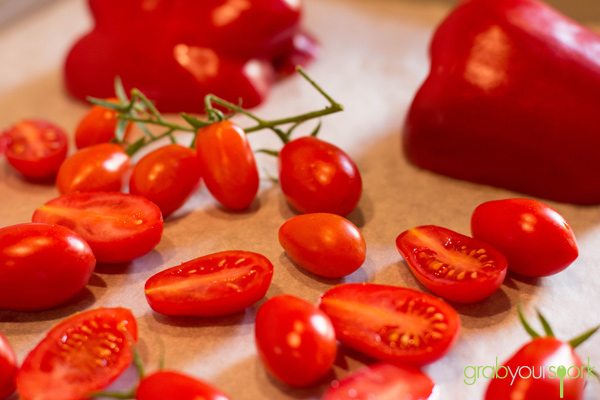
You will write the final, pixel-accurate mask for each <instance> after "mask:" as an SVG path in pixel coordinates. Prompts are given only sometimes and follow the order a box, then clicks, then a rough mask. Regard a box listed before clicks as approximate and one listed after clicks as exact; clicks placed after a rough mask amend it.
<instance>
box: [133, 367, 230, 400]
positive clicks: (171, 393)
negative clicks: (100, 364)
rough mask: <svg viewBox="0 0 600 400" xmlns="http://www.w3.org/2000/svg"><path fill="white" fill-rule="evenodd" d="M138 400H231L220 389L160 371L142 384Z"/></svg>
mask: <svg viewBox="0 0 600 400" xmlns="http://www.w3.org/2000/svg"><path fill="white" fill-rule="evenodd" d="M135 398H136V400H165V399H177V400H229V397H227V396H226V395H225V394H224V393H222V392H221V391H220V390H219V389H217V388H215V387H213V386H211V385H209V384H207V383H205V382H202V381H200V380H198V379H195V378H192V377H191V376H188V375H185V374H182V373H180V372H176V371H165V370H162V371H158V372H155V373H153V374H151V375H148V376H146V377H145V378H144V379H142V381H141V382H140V385H139V386H138V388H137V392H136V395H135Z"/></svg>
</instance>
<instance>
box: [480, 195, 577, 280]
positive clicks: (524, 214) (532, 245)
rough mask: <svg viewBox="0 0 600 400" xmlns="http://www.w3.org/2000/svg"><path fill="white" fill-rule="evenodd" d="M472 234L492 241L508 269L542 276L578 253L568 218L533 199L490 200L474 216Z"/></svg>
mask: <svg viewBox="0 0 600 400" xmlns="http://www.w3.org/2000/svg"><path fill="white" fill-rule="evenodd" d="M471 232H472V233H473V237H475V238H477V239H480V240H483V241H485V242H488V243H490V244H492V245H493V246H494V247H495V248H497V249H498V250H500V251H501V252H502V254H504V255H505V256H506V259H507V260H508V269H509V270H511V271H513V272H516V273H518V274H521V275H526V276H533V277H540V276H549V275H553V274H556V273H558V272H560V271H562V270H563V269H565V268H567V267H568V266H569V265H571V263H572V262H573V261H575V259H576V258H577V256H578V255H579V251H578V250H577V243H576V241H575V234H574V233H573V230H572V229H571V227H570V226H569V224H568V223H567V221H565V219H564V218H563V217H562V216H561V215H560V214H559V213H558V212H556V211H555V210H553V209H552V208H550V207H549V206H547V205H546V204H544V203H541V202H539V201H536V200H530V199H506V200H497V201H489V202H487V203H483V204H481V205H480V206H478V207H477V208H476V209H475V211H474V212H473V215H472V217H471Z"/></svg>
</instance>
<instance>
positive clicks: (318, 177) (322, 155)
mask: <svg viewBox="0 0 600 400" xmlns="http://www.w3.org/2000/svg"><path fill="white" fill-rule="evenodd" d="M279 182H280V184H281V191H282V192H283V194H284V195H285V198H286V199H287V201H288V202H289V203H290V205H291V206H292V207H294V208H295V209H296V210H298V211H300V212H301V213H317V212H324V213H332V214H338V215H342V216H344V215H347V214H349V213H350V212H351V211H352V210H354V209H355V208H356V206H357V205H358V202H359V200H360V196H361V193H362V179H361V176H360V172H359V171H358V168H357V167H356V164H355V163H354V161H352V159H351V158H350V157H348V155H347V154H346V153H344V151H343V150H341V149H340V148H338V147H336V146H334V145H332V144H330V143H327V142H325V141H323V140H320V139H317V138H316V137H312V136H307V137H301V138H298V139H295V140H292V141H291V142H289V143H287V144H286V145H285V146H283V148H282V149H281V151H280V152H279Z"/></svg>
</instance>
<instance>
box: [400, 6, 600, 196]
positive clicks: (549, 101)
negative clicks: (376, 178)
mask: <svg viewBox="0 0 600 400" xmlns="http://www.w3.org/2000/svg"><path fill="white" fill-rule="evenodd" d="M430 57H431V71H430V74H429V76H428V77H427V79H426V81H425V82H424V84H423V85H422V87H421V88H420V89H419V91H418V93H417V94H416V97H415V98H414V100H413V103H412V106H411V108H410V110H409V112H408V115H407V119H406V123H405V126H404V129H403V150H404V153H405V155H406V156H407V158H408V159H409V160H410V161H411V162H412V163H414V164H416V165H417V166H419V167H422V168H425V169H429V170H431V171H434V172H437V173H441V174H444V175H448V176H451V177H454V178H459V179H464V180H468V181H472V182H478V183H484V184H489V185H493V186H498V187H502V188H507V189H511V190H514V191H517V192H522V193H526V194H529V195H533V196H538V197H542V198H545V199H550V200H555V201H561V202H567V203H575V204H600V162H598V149H599V148H600V124H599V123H598V115H600V101H598V92H599V91H600V36H599V35H598V34H596V33H594V32H592V31H590V30H589V29H587V28H585V27H582V26H580V25H578V24H577V23H575V22H573V21H571V20H569V19H568V18H566V17H564V16H563V15H561V14H559V13H558V12H557V11H555V10H553V9H552V8H550V7H548V6H547V5H545V4H544V3H542V2H540V1H536V0H470V1H463V2H462V3H460V4H459V5H458V6H457V7H456V9H454V11H453V12H451V13H450V15H449V16H448V17H447V18H446V19H445V20H444V21H443V22H442V24H441V25H440V26H439V27H438V29H437V31H436V33H435V35H434V38H433V41H432V43H431V48H430Z"/></svg>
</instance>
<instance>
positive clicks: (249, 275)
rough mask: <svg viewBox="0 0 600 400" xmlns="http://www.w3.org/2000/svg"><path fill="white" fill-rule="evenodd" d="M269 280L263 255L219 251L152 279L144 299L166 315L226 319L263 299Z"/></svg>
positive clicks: (270, 267) (269, 266) (269, 267)
mask: <svg viewBox="0 0 600 400" xmlns="http://www.w3.org/2000/svg"><path fill="white" fill-rule="evenodd" d="M272 277H273V264H271V262H270V261H269V260H268V259H267V258H266V257H264V256H263V255H261V254H258V253H252V252H249V251H222V252H219V253H214V254H209V255H206V256H204V257H199V258H196V259H194V260H191V261H188V262H186V263H183V264H181V265H179V266H177V267H173V268H169V269H166V270H164V271H161V272H159V273H158V274H156V275H153V276H151V277H150V279H148V281H147V282H146V286H145V290H146V299H147V300H148V304H149V305H150V307H151V308H152V309H153V310H154V311H155V312H157V313H160V314H165V315H193V316H201V317H209V316H221V315H227V314H232V313H235V312H239V311H242V310H244V309H245V308H247V307H249V306H251V305H252V304H254V303H256V302H257V301H259V300H260V299H262V298H263V297H265V294H266V293H267V290H268V289H269V285H270V284H271V278H272Z"/></svg>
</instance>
